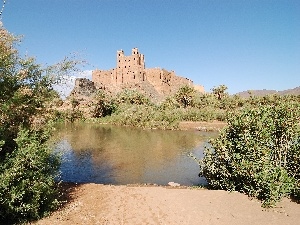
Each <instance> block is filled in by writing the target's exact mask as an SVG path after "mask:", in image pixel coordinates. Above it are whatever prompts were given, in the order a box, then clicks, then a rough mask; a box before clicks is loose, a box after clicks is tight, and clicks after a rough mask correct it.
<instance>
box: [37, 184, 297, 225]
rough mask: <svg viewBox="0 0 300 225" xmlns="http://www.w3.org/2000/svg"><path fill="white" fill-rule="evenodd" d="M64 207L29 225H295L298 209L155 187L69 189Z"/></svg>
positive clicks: (220, 194)
mask: <svg viewBox="0 0 300 225" xmlns="http://www.w3.org/2000/svg"><path fill="white" fill-rule="evenodd" d="M65 193H66V199H68V201H67V202H66V204H65V205H64V206H63V207H62V208H61V209H60V210H58V211H56V212H54V213H53V214H52V215H51V216H50V217H47V218H44V219H43V220H40V221H38V222H36V223H34V224H36V225H48V224H49V225H53V224H62V225H64V224H72V225H73V224H117V225H119V224H130V225H136V224H172V225H173V224H181V225H194V224H197V225H198V224H264V225H265V224H272V225H274V224H299V223H300V204H297V203H295V202H292V201H291V200H289V199H284V200H283V201H282V202H280V203H279V204H278V205H277V207H276V208H272V209H267V210H266V209H264V208H262V207H261V203H260V202H259V201H257V200H255V199H249V198H248V197H247V196H246V195H243V194H240V193H237V192H232V193H230V192H226V191H212V190H205V189H195V188H194V189H193V188H173V187H160V186H137V185H136V186H129V185H127V186H113V185H101V184H82V185H70V184H69V185H68V186H67V187H66V188H65Z"/></svg>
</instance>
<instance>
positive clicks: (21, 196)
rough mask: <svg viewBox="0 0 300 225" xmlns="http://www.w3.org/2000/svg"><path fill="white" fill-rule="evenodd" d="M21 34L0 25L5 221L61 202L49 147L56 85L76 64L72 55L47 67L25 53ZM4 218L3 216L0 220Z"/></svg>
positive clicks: (0, 177)
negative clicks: (21, 48)
mask: <svg viewBox="0 0 300 225" xmlns="http://www.w3.org/2000/svg"><path fill="white" fill-rule="evenodd" d="M19 41H20V40H19V38H17V37H15V36H14V35H12V34H10V33H9V32H8V31H7V30H5V29H3V28H0V221H6V222H3V223H8V222H7V221H8V220H9V221H10V222H21V221H25V220H32V219H37V218H40V217H41V216H43V215H45V214H47V213H48V212H49V210H51V209H53V208H55V207H56V206H57V205H58V201H57V194H58V191H57V188H56V184H55V182H54V179H55V177H56V176H57V169H58V165H59V160H58V158H57V157H56V156H53V155H52V154H51V151H50V149H49V148H48V147H47V140H48V137H49V135H48V129H47V127H48V126H47V121H48V119H49V117H51V112H49V111H48V109H47V107H46V106H47V104H48V102H49V101H50V100H51V99H53V98H54V97H57V93H56V92H55V91H53V89H52V85H53V84H54V82H56V81H58V80H59V79H57V78H58V77H59V76H64V75H66V73H67V71H68V70H70V69H72V68H74V66H75V65H76V62H75V61H72V60H68V59H67V58H66V59H65V60H63V61H62V62H60V63H58V64H56V65H53V66H49V67H46V68H43V67H42V66H41V65H39V64H37V63H36V62H35V60H34V58H27V57H21V56H20V54H19V52H18V51H17V49H16V44H17V43H19ZM0 223H1V224H2V222H0Z"/></svg>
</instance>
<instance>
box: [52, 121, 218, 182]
mask: <svg viewBox="0 0 300 225" xmlns="http://www.w3.org/2000/svg"><path fill="white" fill-rule="evenodd" d="M215 135H216V134H215V133H205V132H199V131H162V130H141V129H136V128H129V127H118V126H111V125H94V124H67V125H60V126H58V127H57V132H56V134H55V137H54V138H55V139H56V140H57V141H56V145H55V150H56V151H59V152H61V153H62V155H63V162H62V166H61V172H62V174H61V176H62V180H63V181H66V182H77V183H101V184H137V183H155V184H159V185H166V184H167V183H168V182H170V181H172V182H177V183H180V184H181V185H197V184H203V183H205V180H204V178H201V177H198V173H199V166H198V164H197V162H196V161H194V160H193V159H192V158H191V157H189V156H188V155H189V154H190V153H192V154H193V155H195V156H196V157H197V158H201V157H202V156H203V146H204V144H205V142H206V141H207V140H208V138H209V137H210V136H215Z"/></svg>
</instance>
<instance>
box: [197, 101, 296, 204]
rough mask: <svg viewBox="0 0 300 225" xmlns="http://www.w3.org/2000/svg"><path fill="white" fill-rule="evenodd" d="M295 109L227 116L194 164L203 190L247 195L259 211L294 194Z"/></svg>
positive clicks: (285, 107) (291, 106)
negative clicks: (204, 181) (205, 185)
mask: <svg viewBox="0 0 300 225" xmlns="http://www.w3.org/2000/svg"><path fill="white" fill-rule="evenodd" d="M299 109H300V106H299V103H295V104H292V103H291V102H288V103H284V102H277V104H276V105H273V106H270V105H267V106H261V107H257V108H252V109H244V110H243V111H241V112H240V113H238V114H236V115H234V114H233V113H230V114H229V115H228V117H227V121H228V126H227V127H226V128H225V129H223V130H222V132H221V133H220V136H219V137H218V138H217V139H214V140H211V141H210V144H211V148H207V149H206V151H205V157H204V158H203V159H202V160H201V161H200V175H202V176H204V177H205V178H206V179H207V182H208V185H209V187H210V188H214V189H224V190H230V191H240V192H244V193H247V194H249V195H250V196H254V197H258V198H259V199H262V200H263V201H264V203H263V204H264V206H271V205H273V204H275V203H276V202H277V201H278V200H280V199H281V198H282V197H284V196H290V195H293V194H294V195H297V194H299V187H297V183H298V182H299V170H300V161H299V155H300V142H299V135H300V134H299V119H300V115H299V114H300V113H299V112H300V110H299Z"/></svg>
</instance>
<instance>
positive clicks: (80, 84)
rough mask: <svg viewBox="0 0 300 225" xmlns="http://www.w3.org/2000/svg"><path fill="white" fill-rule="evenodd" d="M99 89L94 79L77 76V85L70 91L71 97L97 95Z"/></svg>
mask: <svg viewBox="0 0 300 225" xmlns="http://www.w3.org/2000/svg"><path fill="white" fill-rule="evenodd" d="M96 91H97V89H96V87H95V84H94V82H93V81H90V80H89V79H87V78H77V79H76V80H75V86H74V89H73V90H72V92H71V93H70V96H69V98H70V97H75V98H79V97H85V98H86V97H92V96H93V95H95V93H96Z"/></svg>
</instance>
